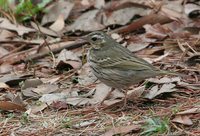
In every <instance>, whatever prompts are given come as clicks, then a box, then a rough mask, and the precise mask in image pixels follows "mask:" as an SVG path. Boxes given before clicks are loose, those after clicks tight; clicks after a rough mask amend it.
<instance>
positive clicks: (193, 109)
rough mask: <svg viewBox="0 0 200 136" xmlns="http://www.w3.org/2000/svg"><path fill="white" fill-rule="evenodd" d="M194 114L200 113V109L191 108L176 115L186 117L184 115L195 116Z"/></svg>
mask: <svg viewBox="0 0 200 136" xmlns="http://www.w3.org/2000/svg"><path fill="white" fill-rule="evenodd" d="M194 113H200V107H198V108H191V109H188V110H185V111H181V112H178V113H176V114H177V115H184V114H194Z"/></svg>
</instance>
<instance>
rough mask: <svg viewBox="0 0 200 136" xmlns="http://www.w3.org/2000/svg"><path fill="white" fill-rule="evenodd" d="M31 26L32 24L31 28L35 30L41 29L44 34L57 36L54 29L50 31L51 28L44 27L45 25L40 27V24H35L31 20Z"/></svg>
mask: <svg viewBox="0 0 200 136" xmlns="http://www.w3.org/2000/svg"><path fill="white" fill-rule="evenodd" d="M31 26H32V27H33V28H35V29H36V30H38V31H39V32H40V31H41V32H42V33H44V34H47V35H50V36H55V37H58V36H59V35H58V34H57V33H56V32H54V31H52V30H50V29H47V28H45V27H42V26H40V25H37V24H36V23H34V22H31Z"/></svg>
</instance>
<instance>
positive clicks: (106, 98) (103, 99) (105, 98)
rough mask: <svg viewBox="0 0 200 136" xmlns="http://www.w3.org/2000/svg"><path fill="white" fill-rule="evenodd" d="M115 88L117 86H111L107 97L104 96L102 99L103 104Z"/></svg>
mask: <svg viewBox="0 0 200 136" xmlns="http://www.w3.org/2000/svg"><path fill="white" fill-rule="evenodd" d="M114 90H115V88H111V90H110V92H109V93H108V94H107V95H106V97H104V99H103V100H102V101H101V105H102V104H103V102H104V101H105V100H106V99H107V98H108V97H109V96H110V95H111V93H112V92H113V91H114Z"/></svg>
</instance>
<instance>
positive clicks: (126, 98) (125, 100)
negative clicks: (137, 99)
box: [123, 89, 128, 109]
mask: <svg viewBox="0 0 200 136" xmlns="http://www.w3.org/2000/svg"><path fill="white" fill-rule="evenodd" d="M127 92H128V89H125V90H124V93H125V94H124V105H123V109H126V106H127V101H128V96H127Z"/></svg>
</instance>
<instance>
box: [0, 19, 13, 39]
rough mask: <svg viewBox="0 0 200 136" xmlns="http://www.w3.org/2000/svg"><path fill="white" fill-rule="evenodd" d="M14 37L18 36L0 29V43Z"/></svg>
mask: <svg viewBox="0 0 200 136" xmlns="http://www.w3.org/2000/svg"><path fill="white" fill-rule="evenodd" d="M0 22H1V21H0ZM14 36H16V34H14V33H12V32H10V31H7V30H4V29H1V28H0V41H3V40H8V39H10V38H12V37H14Z"/></svg>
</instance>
